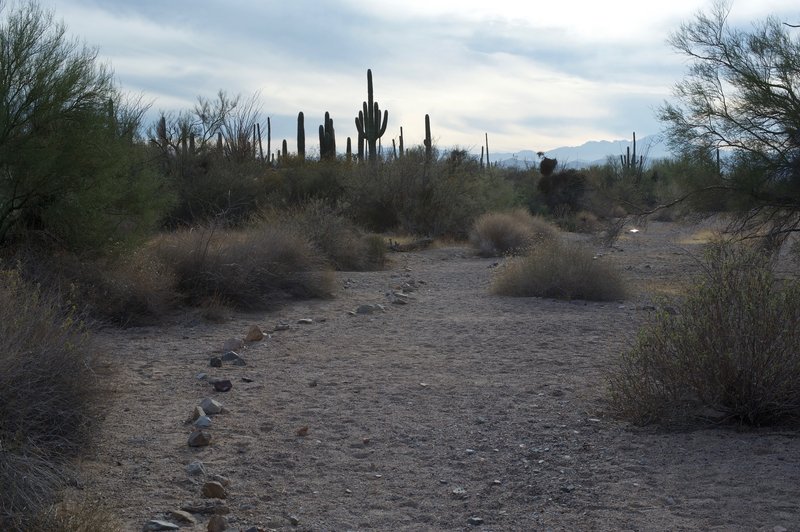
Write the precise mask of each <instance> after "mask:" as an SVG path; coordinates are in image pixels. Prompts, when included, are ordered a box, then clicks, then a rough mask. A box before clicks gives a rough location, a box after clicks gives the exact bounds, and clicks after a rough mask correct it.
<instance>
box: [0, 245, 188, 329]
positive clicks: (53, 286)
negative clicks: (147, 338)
mask: <svg viewBox="0 0 800 532" xmlns="http://www.w3.org/2000/svg"><path fill="white" fill-rule="evenodd" d="M4 255H5V260H6V262H8V263H12V264H17V265H18V266H19V271H20V274H21V275H22V276H23V278H24V279H25V280H26V281H27V282H30V283H34V284H37V285H40V286H42V287H43V288H44V289H45V290H46V291H47V292H50V293H54V294H62V296H63V297H69V298H71V299H72V304H73V305H76V306H77V307H79V308H80V309H81V310H82V311H85V312H86V313H87V314H88V315H89V316H91V318H92V319H93V320H95V321H99V322H104V323H111V324H114V325H122V326H139V325H153V324H157V323H159V322H160V321H161V320H162V319H163V317H164V315H165V314H166V313H167V312H168V311H169V310H170V309H172V308H173V307H174V305H175V302H176V294H175V291H174V278H173V276H172V274H171V272H170V271H169V268H168V267H166V266H165V265H164V264H163V263H161V262H160V261H159V260H158V259H156V258H154V257H153V254H152V252H151V250H150V249H149V248H148V247H144V248H142V249H139V250H136V251H133V252H130V251H127V252H124V253H123V254H119V255H113V256H107V257H103V258H97V257H93V256H85V257H82V256H79V255H77V254H75V253H72V252H69V251H67V250H65V249H64V248H63V246H61V245H60V244H59V243H58V242H55V241H53V240H50V239H47V238H46V237H43V236H42V235H38V237H37V235H35V234H34V233H33V232H31V234H30V235H29V238H28V239H27V240H26V241H25V242H18V243H17V245H16V246H15V247H14V248H13V249H11V248H10V247H9V248H6V249H5V250H4ZM63 297H62V298H63Z"/></svg>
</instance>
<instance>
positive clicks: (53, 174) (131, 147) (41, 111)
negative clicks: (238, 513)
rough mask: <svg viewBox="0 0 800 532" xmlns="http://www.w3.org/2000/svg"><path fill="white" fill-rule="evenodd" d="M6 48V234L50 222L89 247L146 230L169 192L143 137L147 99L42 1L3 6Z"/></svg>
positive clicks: (131, 238)
mask: <svg viewBox="0 0 800 532" xmlns="http://www.w3.org/2000/svg"><path fill="white" fill-rule="evenodd" d="M4 7H5V6H0V10H2V11H5V9H3V8H4ZM0 55H1V56H2V60H0V79H1V80H2V82H0V101H2V102H3V112H1V113H0V174H2V176H3V178H2V179H0V241H6V240H8V239H10V238H12V237H19V235H20V234H24V233H25V232H26V231H27V230H28V229H30V228H34V229H44V230H46V231H48V232H50V233H51V234H53V235H57V236H58V237H59V238H61V239H62V240H63V241H64V242H66V243H67V244H68V245H69V246H70V247H71V248H72V249H81V250H84V249H101V248H108V247H115V246H119V245H123V244H127V243H129V242H137V241H138V240H139V239H141V238H143V237H144V235H147V234H148V232H149V231H151V230H152V228H153V227H154V225H155V224H156V223H157V222H158V220H159V218H160V216H161V214H162V212H163V210H164V208H165V207H166V205H167V204H168V203H169V198H170V195H169V194H168V191H166V190H165V189H164V187H163V183H162V182H161V181H160V180H159V179H158V176H157V175H156V172H155V170H154V168H152V166H151V165H150V164H148V159H147V157H146V153H145V150H144V149H143V148H142V146H141V143H140V142H138V141H139V139H138V138H137V131H138V129H139V126H140V123H141V117H142V115H143V113H144V112H145V110H146V106H143V105H142V104H141V103H140V102H137V101H130V100H126V99H125V98H124V97H123V96H122V95H121V93H120V92H119V91H118V90H117V89H116V87H115V86H114V82H113V77H112V72H111V70H110V68H108V67H106V66H105V65H102V64H99V63H97V61H96V52H95V51H94V50H92V49H90V48H88V47H86V46H82V45H80V43H78V42H77V41H75V40H73V39H70V38H68V37H67V34H66V29H65V27H64V26H63V25H62V24H59V23H56V22H55V20H54V18H53V14H52V13H51V12H49V11H46V10H44V9H42V8H40V7H39V6H38V5H37V4H36V3H34V2H19V3H16V4H10V7H9V8H8V11H7V12H4V13H3V18H2V19H1V20H0Z"/></svg>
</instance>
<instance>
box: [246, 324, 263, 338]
mask: <svg viewBox="0 0 800 532" xmlns="http://www.w3.org/2000/svg"><path fill="white" fill-rule="evenodd" d="M263 339H264V332H263V331H262V330H261V328H260V327H259V326H258V325H253V326H251V327H250V329H248V331H247V336H245V337H244V341H245V342H260V341H261V340H263Z"/></svg>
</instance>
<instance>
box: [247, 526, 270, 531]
mask: <svg viewBox="0 0 800 532" xmlns="http://www.w3.org/2000/svg"><path fill="white" fill-rule="evenodd" d="M244 532H267V529H266V528H261V527H260V526H251V527H250V528H247V529H245V531H244Z"/></svg>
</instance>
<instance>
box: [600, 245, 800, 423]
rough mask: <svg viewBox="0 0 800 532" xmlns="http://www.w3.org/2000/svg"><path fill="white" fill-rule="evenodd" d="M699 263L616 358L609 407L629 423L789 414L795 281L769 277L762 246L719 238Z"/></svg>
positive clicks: (798, 348) (799, 291)
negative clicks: (691, 282)
mask: <svg viewBox="0 0 800 532" xmlns="http://www.w3.org/2000/svg"><path fill="white" fill-rule="evenodd" d="M704 270H705V271H704V275H703V277H702V278H701V279H699V280H698V282H697V284H696V285H695V286H694V288H692V289H691V290H690V291H689V293H688V295H687V296H686V298H685V299H684V300H682V301H678V302H675V303H674V307H675V308H677V312H667V311H666V310H661V311H659V312H658V313H657V314H656V315H655V316H654V317H653V319H652V320H651V321H650V323H649V324H648V325H646V326H645V327H644V328H643V329H642V330H641V331H640V334H639V338H638V340H637V341H636V343H635V345H634V346H633V347H632V349H630V350H629V351H627V352H625V353H623V354H622V356H621V357H620V359H619V364H618V366H617V367H615V368H614V370H613V371H612V372H611V375H610V389H611V396H612V399H613V403H614V405H615V406H616V408H617V410H618V411H619V413H620V414H621V415H623V416H624V417H626V418H628V419H631V420H634V421H636V422H638V423H663V424H689V423H694V422H697V421H698V420H705V421H707V422H722V421H735V422H740V423H746V424H751V425H762V424H768V423H774V422H779V421H786V420H796V419H797V417H798V415H800V283H798V282H797V281H796V280H792V281H782V280H779V279H777V278H776V276H775V275H774V273H773V271H772V268H771V263H770V260H769V258H768V257H767V256H765V255H764V254H763V253H760V252H758V251H755V250H753V249H752V248H750V247H745V246H741V245H739V246H733V245H731V244H725V243H722V242H717V243H714V244H713V245H711V247H710V249H709V250H708V255H707V256H706V258H705V262H704ZM663 308H664V309H667V308H670V307H668V306H666V305H665V306H664V307H663Z"/></svg>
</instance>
